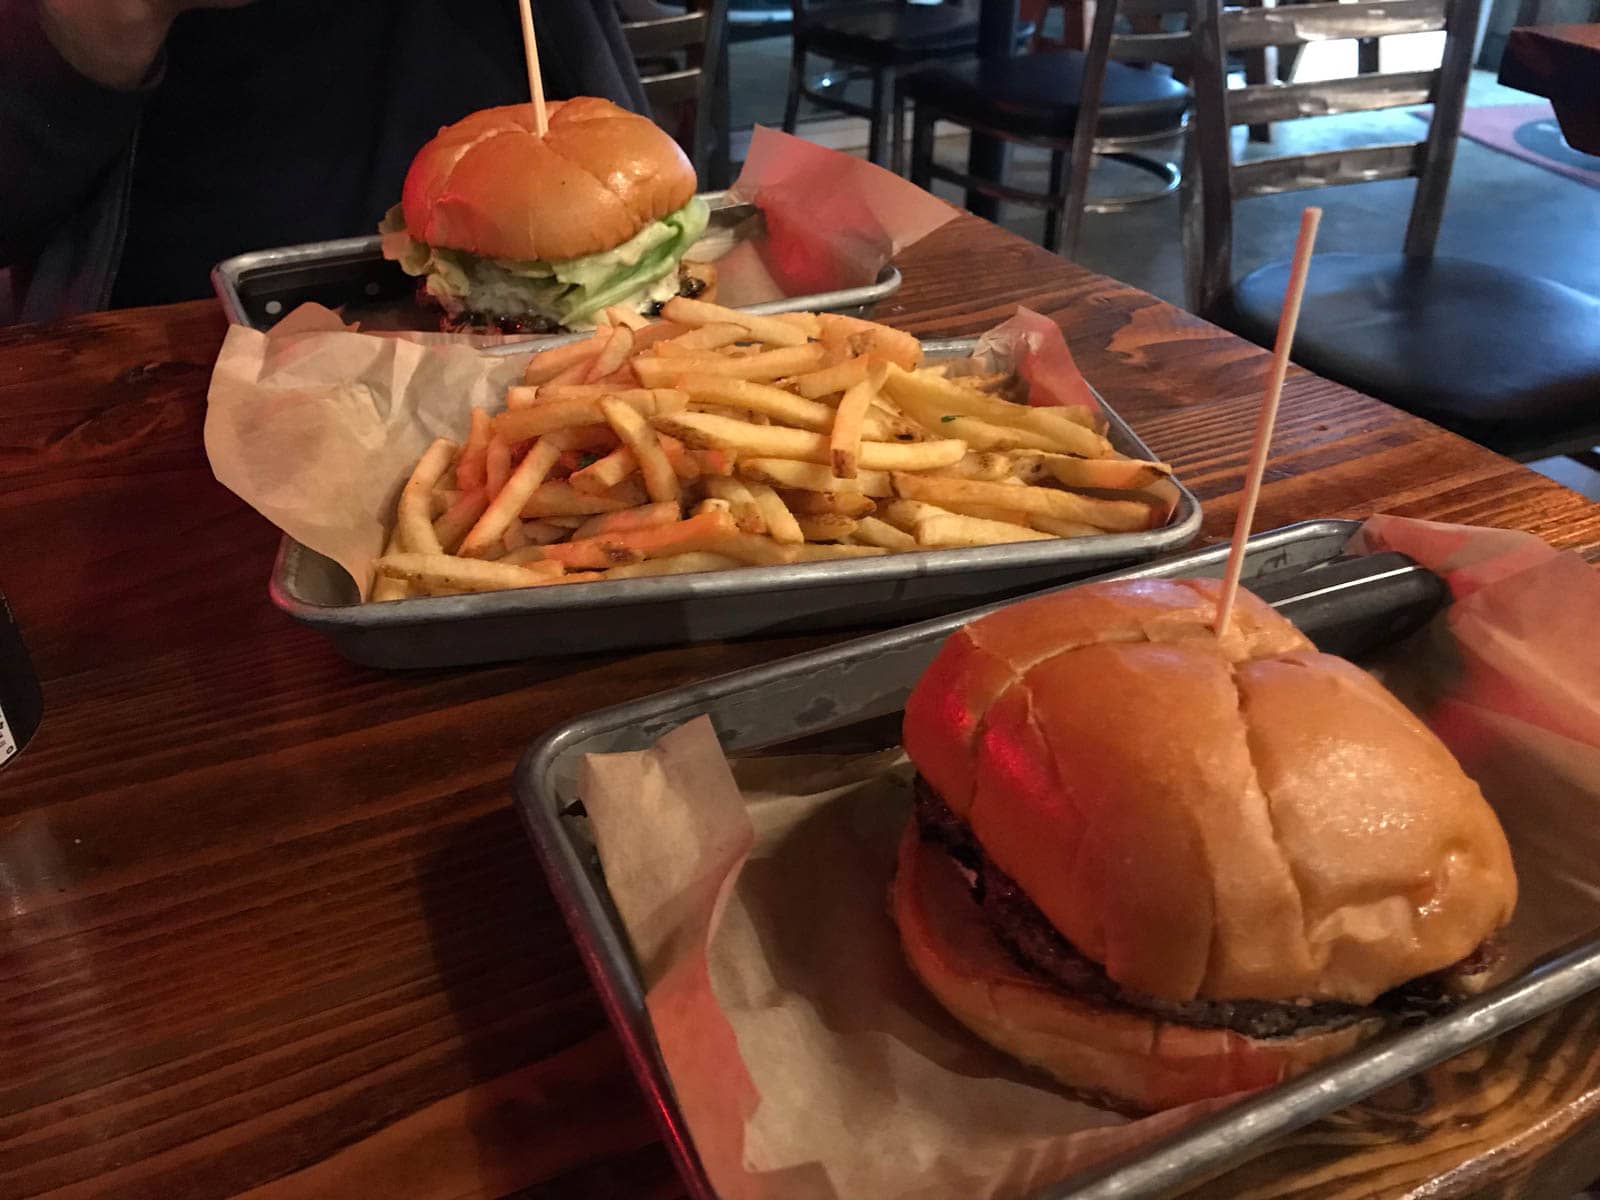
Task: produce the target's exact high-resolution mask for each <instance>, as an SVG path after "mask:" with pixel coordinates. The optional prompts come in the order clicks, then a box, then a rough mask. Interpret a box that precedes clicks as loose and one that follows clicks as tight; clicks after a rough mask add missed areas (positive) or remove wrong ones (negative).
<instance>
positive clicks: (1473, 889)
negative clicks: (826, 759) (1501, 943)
mask: <svg viewBox="0 0 1600 1200" xmlns="http://www.w3.org/2000/svg"><path fill="white" fill-rule="evenodd" d="M1217 591H1218V585H1217V584H1216V583H1214V582H1212V581H1209V580H1171V581H1169V580H1143V581H1135V580H1129V581H1120V582H1114V583H1108V584H1099V585H1089V586H1084V587H1078V588H1071V589H1068V590H1066V591H1063V592H1059V593H1056V594H1053V595H1049V596H1042V597H1039V598H1038V599H1036V600H1031V601H1028V602H1026V603H1023V604H1016V605H1012V606H1010V607H1008V608H1005V609H1002V610H1001V611H999V612H997V613H994V614H992V615H990V616H988V617H985V618H983V619H982V620H980V621H977V622H974V623H973V624H971V625H968V626H967V627H965V628H964V629H960V630H957V631H956V633H954V634H953V635H952V636H951V637H950V639H949V640H948V641H947V642H946V643H945V645H944V647H943V649H942V650H941V651H940V653H939V655H938V657H937V658H936V659H935V660H934V662H933V665H932V666H931V667H930V668H929V670H928V672H927V673H926V674H925V675H924V676H923V677H922V679H921V681H920V682H919V683H918V685H917V687H916V689H915V690H914V691H913V692H912V694H911V697H910V699H909V700H908V701H907V704H906V712H905V727H904V737H905V747H906V751H907V753H908V754H909V755H910V756H911V758H912V760H913V761H914V762H915V763H916V764H917V767H918V769H919V770H920V771H921V773H922V775H923V777H924V778H925V779H926V780H927V781H928V783H929V784H930V785H931V786H932V787H933V788H934V790H935V791H937V792H938V793H939V795H940V796H941V797H942V798H943V799H944V801H945V802H946V804H948V805H949V807H950V808H951V810H952V811H954V812H955V813H956V814H957V815H958V816H960V817H962V818H963V819H964V820H966V822H967V823H968V824H969V825H970V827H971V828H972V831H973V834H974V835H975V836H976V837H977V839H978V841H979V842H980V843H982V845H983V848H984V850H985V852H986V853H987V854H988V856H989V857H990V859H991V860H992V861H993V862H994V863H995V865H996V866H997V867H999V868H1000V870H1002V871H1004V872H1005V873H1006V874H1008V875H1010V876H1011V877H1012V878H1013V879H1014V880H1015V881H1016V882H1017V884H1018V886H1019V887H1021V889H1022V890H1023V892H1024V893H1025V894H1026V895H1027V896H1028V898H1029V899H1031V900H1032V901H1033V903H1034V904H1035V905H1036V906H1037V907H1038V908H1039V909H1040V910H1041V911H1042V912H1043V913H1044V915H1045V916H1046V917H1047V918H1048V919H1049V920H1050V921H1051V923H1052V924H1053V925H1055V927H1056V928H1057V929H1058V930H1059V931H1060V932H1061V934H1062V935H1063V936H1064V937H1066V938H1067V940H1068V941H1070V942H1071V943H1072V944H1073V945H1074V946H1076V947H1077V948H1078V949H1079V950H1080V951H1082V952H1083V953H1084V954H1086V955H1088V956H1089V957H1091V958H1093V959H1095V960H1096V961H1098V962H1100V963H1101V964H1102V965H1103V966H1104V967H1105V969H1106V973H1107V974H1108V975H1109V976H1110V977H1111V978H1112V979H1113V980H1115V981H1116V982H1117V983H1119V984H1121V985H1122V986H1124V987H1127V988H1129V989H1131V990H1134V991H1140V992H1144V993H1147V994H1149V995H1152V996H1157V997H1161V998H1163V999H1170V1000H1177V1001H1183V1000H1192V999H1195V998H1196V997H1206V998H1214V999H1243V998H1249V999H1258V1000H1290V999H1300V998H1315V999H1328V1000H1343V1001H1348V1002H1351V1003H1356V1004H1365V1003H1368V1002H1369V1001H1371V1000H1372V999H1373V998H1375V997H1376V996H1378V995H1379V994H1381V993H1382V992H1385V991H1388V990H1389V989H1390V988H1393V987H1396V986H1398V985H1399V984H1401V983H1404V982H1406V981H1408V980H1410V979H1414V978H1416V977H1417V976H1419V975H1424V974H1427V973H1429V972H1431V971H1436V970H1440V969H1442V968H1445V967H1448V966H1450V965H1452V964H1454V963H1456V962H1458V961H1459V960H1461V959H1463V958H1465V957H1466V956H1467V955H1469V954H1470V953H1471V952H1472V951H1473V950H1475V949H1476V948H1477V947H1478V945H1479V944H1480V943H1481V942H1482V941H1483V940H1484V939H1485V938H1487V937H1488V936H1489V935H1490V934H1492V933H1493V932H1494V931H1495V930H1496V929H1498V928H1499V927H1500V926H1501V925H1503V924H1504V923H1505V922H1506V921H1507V920H1508V919H1509V917H1510V914H1511V910H1512V908H1513V906H1514V905H1515V903H1516V877H1515V875H1514V873H1513V871H1512V866H1511V853H1510V850H1509V848H1508V847H1507V845H1506V839H1505V834H1504V833H1503V831H1502V830H1501V828H1500V825H1499V822H1498V821H1497V820H1496V819H1495V816H1494V813H1493V811H1492V810H1491V809H1490V808H1489V806H1488V804H1487V803H1486V802H1485V801H1484V799H1483V796H1482V794H1481V793H1480V792H1479V791H1478V788H1477V785H1476V784H1474V783H1473V782H1472V780H1470V779H1468V778H1467V776H1466V775H1465V774H1464V773H1463V772H1462V770H1461V768H1460V766H1459V765H1458V764H1457V763H1456V761H1455V759H1454V758H1453V757H1452V756H1451V754H1450V752H1449V751H1448V750H1447V749H1445V747H1444V745H1443V744H1442V743H1441V742H1440V741H1439V740H1438V739H1437V738H1436V737H1435V736H1434V735H1433V734H1432V733H1431V732H1429V731H1428V729H1427V728H1426V727H1424V726H1423V725H1422V724H1421V723H1420V722H1419V721H1418V720H1417V719H1416V717H1414V716H1413V715H1412V714H1411V713H1410V712H1409V711H1408V710H1407V709H1406V708H1405V707H1404V706H1403V705H1401V704H1400V702H1399V701H1398V700H1396V699H1395V698H1394V697H1393V696H1392V695H1391V694H1390V693H1389V692H1388V691H1387V690H1386V689H1385V688H1384V687H1383V686H1382V685H1381V684H1379V683H1378V682H1377V680H1375V679H1373V678H1372V677H1371V676H1370V675H1368V674H1367V673H1366V672H1364V671H1362V670H1360V669H1359V668H1357V667H1355V666H1352V665H1351V664H1350V663H1348V662H1346V661H1344V660H1343V659H1339V658H1334V657H1332V656H1331V655H1326V654H1320V653H1318V652H1317V651H1316V650H1315V649H1314V648H1313V647H1312V646H1311V644H1310V643H1309V642H1308V641H1307V640H1306V639H1305V637H1304V636H1303V635H1301V634H1300V632H1299V631H1298V630H1296V629H1295V628H1294V627H1293V626H1292V625H1290V624H1289V623H1288V622H1287V621H1286V620H1284V619H1283V618H1282V617H1280V616H1279V615H1278V614H1277V613H1276V612H1274V611H1273V610H1272V609H1271V608H1269V607H1268V606H1267V605H1266V604H1264V603H1262V602H1261V601H1260V600H1258V599H1257V598H1255V597H1254V596H1251V595H1249V594H1248V593H1245V592H1241V593H1240V595H1239V601H1238V605H1237V607H1236V608H1235V609H1234V617H1233V620H1232V622H1231V623H1230V625H1229V629H1228V633H1227V635H1226V636H1225V637H1223V638H1221V639H1219V638H1217V636H1216V635H1215V633H1214V632H1213V630H1212V628H1211V622H1212V619H1213V617H1214V614H1215V608H1216V604H1215V600H1216V594H1217Z"/></svg>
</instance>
